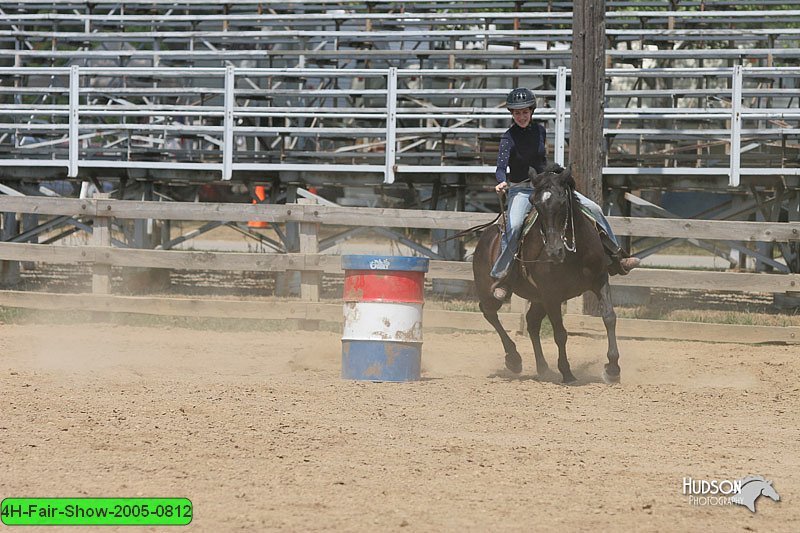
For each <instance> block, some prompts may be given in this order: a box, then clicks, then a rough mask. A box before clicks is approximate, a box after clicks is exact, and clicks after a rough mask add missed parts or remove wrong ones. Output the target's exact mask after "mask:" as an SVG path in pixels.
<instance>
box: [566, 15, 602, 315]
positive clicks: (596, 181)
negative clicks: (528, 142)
mask: <svg viewBox="0 0 800 533" xmlns="http://www.w3.org/2000/svg"><path fill="white" fill-rule="evenodd" d="M572 5H573V7H572V105H571V110H572V123H571V126H570V146H569V159H570V163H571V165H572V172H573V176H574V177H575V181H576V182H577V185H578V189H579V190H581V191H582V192H583V194H585V195H586V196H587V197H589V198H591V199H592V200H595V201H596V202H597V203H598V204H601V205H602V203H603V164H604V163H605V158H606V143H605V137H604V135H603V108H604V104H605V78H606V19H605V14H606V3H605V0H576V1H575V2H573V4H572ZM583 310H584V312H585V313H586V314H590V315H596V314H598V312H599V307H598V301H597V297H596V296H594V295H593V294H591V293H586V294H585V295H584V297H583Z"/></svg>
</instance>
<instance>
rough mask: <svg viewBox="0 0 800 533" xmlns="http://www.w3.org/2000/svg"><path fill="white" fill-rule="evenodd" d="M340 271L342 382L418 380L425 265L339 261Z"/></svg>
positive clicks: (407, 260)
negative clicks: (342, 283) (342, 273)
mask: <svg viewBox="0 0 800 533" xmlns="http://www.w3.org/2000/svg"><path fill="white" fill-rule="evenodd" d="M342 268H343V269H344V332H343V334H342V378H344V379H357V380H366V381H414V380H418V379H419V378H420V367H421V364H422V306H423V304H424V297H423V289H424V284H425V272H427V271H428V259H426V258H423V257H399V256H379V255H344V256H342Z"/></svg>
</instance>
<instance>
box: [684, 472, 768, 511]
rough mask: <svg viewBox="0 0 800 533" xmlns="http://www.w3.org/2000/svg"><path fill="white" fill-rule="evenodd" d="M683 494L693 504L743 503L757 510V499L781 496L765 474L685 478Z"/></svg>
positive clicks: (752, 509)
mask: <svg viewBox="0 0 800 533" xmlns="http://www.w3.org/2000/svg"><path fill="white" fill-rule="evenodd" d="M683 494H684V496H687V497H688V498H689V503H690V504H691V505H742V506H744V507H747V508H748V509H750V512H751V513H755V512H756V500H758V498H759V497H760V496H766V497H768V498H770V499H772V500H774V501H776V502H777V501H780V499H781V497H780V496H779V495H778V492H777V491H776V490H775V487H773V486H772V481H768V480H766V479H764V477H763V476H747V477H744V478H742V479H693V478H691V477H685V478H683Z"/></svg>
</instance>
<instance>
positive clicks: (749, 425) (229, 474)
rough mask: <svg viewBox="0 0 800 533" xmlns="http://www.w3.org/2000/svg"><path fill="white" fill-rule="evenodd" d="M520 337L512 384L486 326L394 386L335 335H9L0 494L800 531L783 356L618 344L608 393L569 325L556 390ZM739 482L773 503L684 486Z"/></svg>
mask: <svg viewBox="0 0 800 533" xmlns="http://www.w3.org/2000/svg"><path fill="white" fill-rule="evenodd" d="M517 342H518V345H519V346H520V348H523V349H524V352H523V353H524V357H525V364H526V368H525V371H524V372H523V374H522V376H519V377H517V376H512V375H510V374H508V373H507V372H506V371H505V370H504V369H503V363H502V354H501V353H500V348H499V344H498V343H497V342H496V340H495V337H494V335H490V334H467V333H461V334H453V333H448V334H444V333H439V334H437V333H429V334H426V338H425V346H424V356H423V359H424V361H423V367H424V368H423V374H424V379H423V380H422V381H420V382H416V383H407V384H389V383H359V382H348V381H343V380H341V379H340V378H339V358H340V353H341V351H340V342H339V335H337V334H336V333H330V332H319V333H310V332H297V331H286V332H258V331H253V332H250V333H236V332H222V331H220V332H214V331H196V330H190V329H182V328H166V327H147V328H145V327H131V326H120V325H95V326H89V325H87V326H84V327H77V326H64V325H47V326H34V325H3V326H0V391H2V404H3V406H2V409H0V497H8V496H43V497H44V496H47V497H54V496H117V497H121V496H144V497H154V496H166V497H188V498H190V499H191V500H192V501H193V503H194V509H195V518H194V521H193V523H192V525H191V526H189V527H190V528H191V529H192V530H198V531H239V530H243V531H245V530H246V531H322V530H327V531H334V530H335V531H529V530H538V531H553V530H556V529H558V530H560V531H659V532H660V531H694V530H699V531H726V532H727V531H741V530H746V531H787V532H789V531H800V502H799V501H798V500H800V444H799V442H800V399H799V398H800V394H799V393H800V383H798V376H800V357H799V356H800V350H799V349H798V347H797V346H757V347H751V346H743V345H735V344H704V343H690V342H668V341H663V342H660V341H630V340H629V341H621V351H622V360H621V363H622V365H623V367H622V368H623V382H622V384H621V385H619V386H614V387H609V386H606V385H604V384H602V383H600V382H599V376H600V372H601V364H602V363H603V362H604V358H605V355H604V354H605V345H604V341H603V340H598V339H590V338H582V337H572V338H571V339H570V343H569V347H570V351H571V358H570V359H571V362H572V366H573V369H574V371H575V374H576V376H577V377H578V378H579V383H578V384H577V385H575V386H569V387H566V386H562V385H560V384H558V383H557V382H556V380H557V377H556V376H553V377H552V378H551V379H549V380H536V379H533V377H532V359H533V358H532V354H531V349H530V345H529V343H528V341H527V339H525V338H522V337H518V338H517ZM545 344H546V352H547V355H548V359H549V361H550V363H551V367H555V348H554V346H553V345H552V343H551V341H550V340H549V339H548V340H547V341H546V343H545ZM749 474H760V475H764V476H765V477H766V478H767V479H771V480H772V481H773V482H774V486H775V488H776V490H777V491H778V492H779V493H780V495H781V498H782V501H780V502H777V503H776V502H774V501H772V500H769V499H766V498H763V497H762V498H761V499H760V500H759V501H758V512H757V513H755V514H752V513H750V511H748V510H747V509H746V508H744V507H739V506H735V507H710V506H693V505H690V504H689V502H688V501H687V497H686V496H684V495H683V494H682V492H681V490H682V480H683V477H684V476H691V477H693V478H695V479H725V478H732V479H738V478H740V477H743V476H746V475H749ZM59 529H62V530H66V531H71V532H74V531H76V530H79V529H80V528H47V529H46V531H48V532H52V531H57V530H59ZM109 529H113V528H105V529H103V530H104V531H108V530H109ZM124 530H125V531H130V530H131V529H130V528H128V529H124Z"/></svg>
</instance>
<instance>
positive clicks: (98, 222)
mask: <svg viewBox="0 0 800 533" xmlns="http://www.w3.org/2000/svg"><path fill="white" fill-rule="evenodd" d="M94 197H95V198H96V199H108V198H110V197H111V195H110V194H108V193H100V194H95V196H94ZM92 245H93V246H97V247H108V248H110V247H111V217H106V216H100V215H97V214H95V216H94V223H93V224H92ZM100 259H102V258H101V257H99V255H98V254H95V259H94V264H93V265H92V293H93V294H110V293H111V265H109V264H108V263H104V262H101V261H99V260H100Z"/></svg>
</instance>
